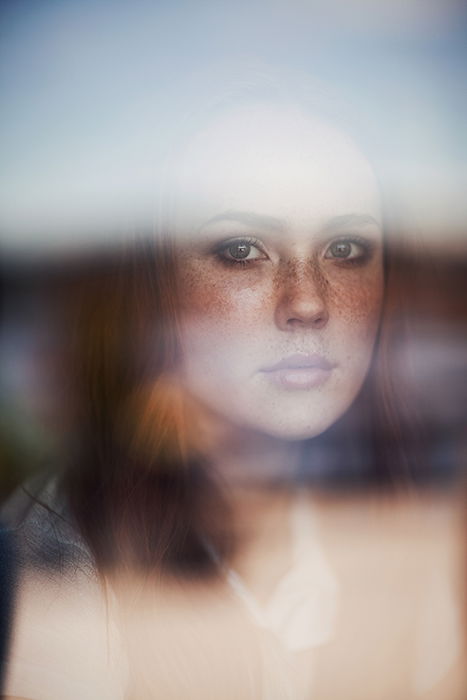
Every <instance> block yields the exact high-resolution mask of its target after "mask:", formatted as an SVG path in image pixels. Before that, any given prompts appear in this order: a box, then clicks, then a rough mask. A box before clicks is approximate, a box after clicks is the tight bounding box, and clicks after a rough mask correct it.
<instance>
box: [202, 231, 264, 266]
mask: <svg viewBox="0 0 467 700" xmlns="http://www.w3.org/2000/svg"><path fill="white" fill-rule="evenodd" d="M239 243H245V244H246V245H248V246H251V248H256V249H257V250H258V251H259V252H260V253H262V255H264V256H265V257H267V256H266V252H265V250H264V248H263V246H262V244H261V241H259V240H258V239H257V238H249V237H241V238H231V239H229V240H228V241H222V242H221V243H219V245H216V247H215V248H214V251H213V252H214V254H215V255H216V257H217V258H218V260H219V261H220V262H221V263H223V264H226V265H229V266H234V267H238V266H241V267H247V266H248V265H251V264H252V263H255V262H258V259H257V258H253V259H251V260H242V259H239V260H236V259H235V258H228V257H227V256H226V252H227V250H228V249H229V248H230V247H231V246H233V245H235V244H239Z"/></svg>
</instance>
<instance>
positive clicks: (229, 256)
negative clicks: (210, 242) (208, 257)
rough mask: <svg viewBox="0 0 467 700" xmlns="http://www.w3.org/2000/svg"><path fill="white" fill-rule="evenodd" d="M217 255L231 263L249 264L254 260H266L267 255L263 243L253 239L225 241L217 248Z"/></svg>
mask: <svg viewBox="0 0 467 700" xmlns="http://www.w3.org/2000/svg"><path fill="white" fill-rule="evenodd" d="M215 253H216V255H217V256H218V257H219V258H221V259H222V260H223V261H226V262H229V263H249V262H252V261H254V260H266V259H267V255H266V254H265V252H264V250H263V249H262V246H261V243H260V242H259V241H258V240H256V239H251V238H235V239H231V240H229V241H223V242H222V243H221V244H219V245H218V246H216V249H215Z"/></svg>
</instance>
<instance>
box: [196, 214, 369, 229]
mask: <svg viewBox="0 0 467 700" xmlns="http://www.w3.org/2000/svg"><path fill="white" fill-rule="evenodd" d="M218 221H237V222H239V223H241V224H245V225H246V226H252V227H254V228H262V229H267V230H272V231H275V232H279V233H280V232H284V231H285V230H286V228H287V224H286V222H285V220H284V219H278V218H276V217H274V216H267V215H265V214H257V213H255V212H252V211H237V210H234V209H229V210H227V211H224V212H221V213H220V214H216V216H213V217H212V218H210V219H208V220H207V221H205V222H204V223H203V224H202V225H201V226H200V228H199V230H201V229H203V228H204V227H205V226H209V225H210V224H214V223H217V222H218ZM368 225H371V226H377V227H378V228H379V229H380V228H381V223H380V222H378V221H377V220H376V219H375V218H374V217H373V216H370V215H369V214H343V215H341V216H335V217H333V218H332V219H329V221H327V222H326V224H325V225H324V226H323V229H324V231H330V230H336V229H342V228H347V227H349V226H368Z"/></svg>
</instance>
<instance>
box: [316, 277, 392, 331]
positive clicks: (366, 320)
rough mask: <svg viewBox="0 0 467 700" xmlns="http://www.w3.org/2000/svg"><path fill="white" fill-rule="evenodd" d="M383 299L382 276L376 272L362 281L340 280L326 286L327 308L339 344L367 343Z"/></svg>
mask: <svg viewBox="0 0 467 700" xmlns="http://www.w3.org/2000/svg"><path fill="white" fill-rule="evenodd" d="M382 298H383V276H382V272H381V270H379V269H375V270H373V271H370V272H369V273H368V274H367V275H365V277H364V278H357V276H354V277H352V276H351V274H350V273H349V275H348V276H347V279H342V278H341V279H340V280H339V282H338V283H335V284H331V285H329V292H328V307H329V313H330V318H331V319H334V321H335V323H336V325H338V326H339V328H340V333H342V340H344V339H345V338H347V339H349V338H352V337H356V336H357V337H359V338H361V339H362V340H367V341H371V340H372V338H374V336H375V334H376V330H377V327H378V324H379V318H380V314H381V306H382Z"/></svg>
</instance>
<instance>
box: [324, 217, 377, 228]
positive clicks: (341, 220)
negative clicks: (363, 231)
mask: <svg viewBox="0 0 467 700" xmlns="http://www.w3.org/2000/svg"><path fill="white" fill-rule="evenodd" d="M368 225H371V226H377V227H378V228H381V223H380V222H379V221H377V220H376V219H375V218H374V217H373V216H370V215H369V214H344V215H343V216H335V217H334V218H332V219H330V220H329V221H328V222H327V223H326V225H325V226H324V229H325V230H329V229H336V228H337V229H339V228H346V227H348V226H368Z"/></svg>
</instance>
